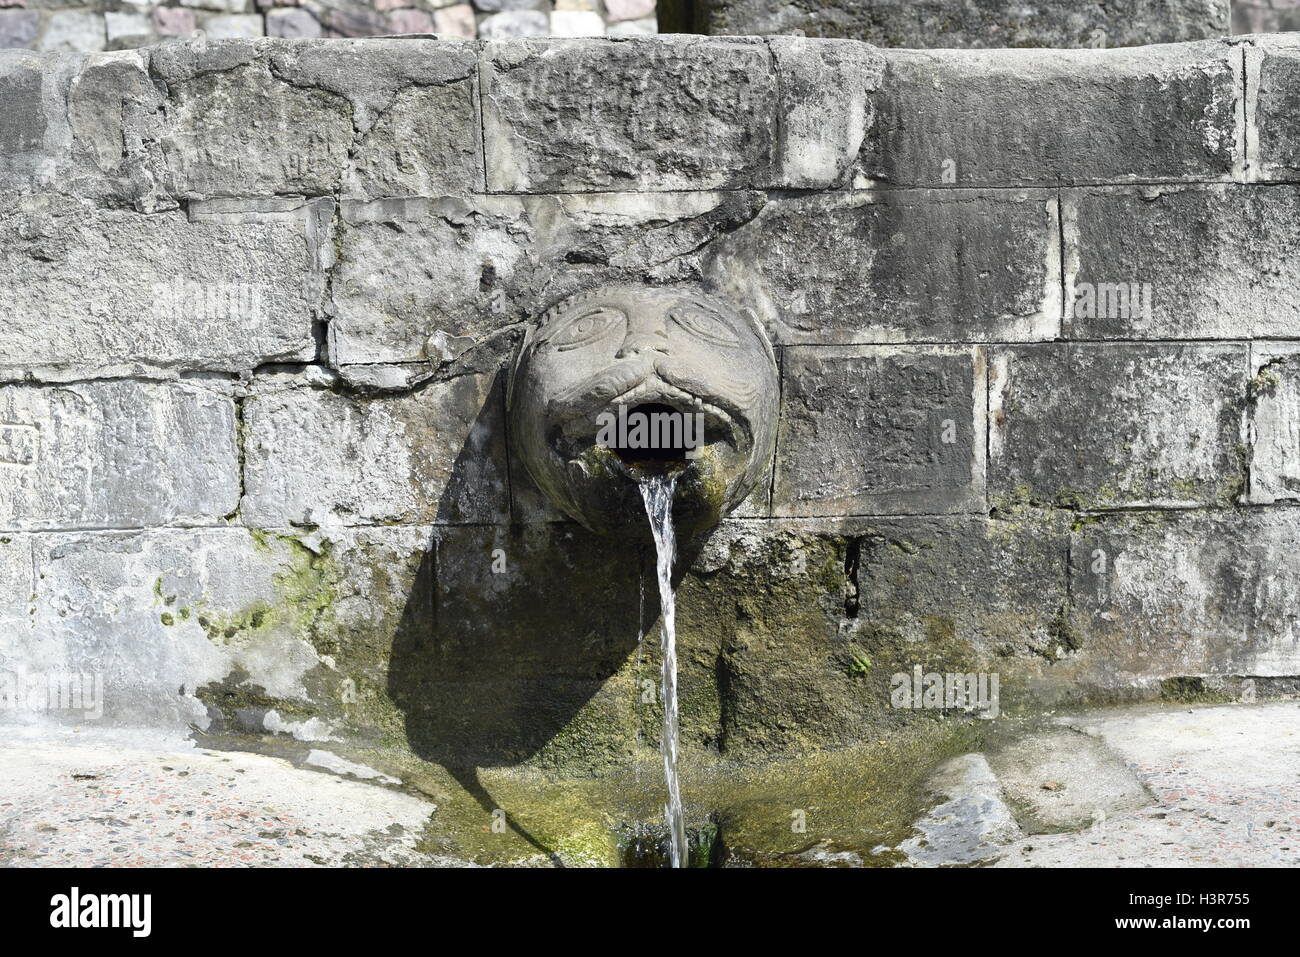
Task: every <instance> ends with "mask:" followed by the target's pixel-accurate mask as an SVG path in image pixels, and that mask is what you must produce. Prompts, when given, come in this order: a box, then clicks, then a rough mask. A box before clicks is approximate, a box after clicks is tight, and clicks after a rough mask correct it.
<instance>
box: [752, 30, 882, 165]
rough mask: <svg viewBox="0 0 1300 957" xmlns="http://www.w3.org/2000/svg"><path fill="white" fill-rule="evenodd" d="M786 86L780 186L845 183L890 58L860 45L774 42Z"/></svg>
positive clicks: (779, 72) (782, 108)
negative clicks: (887, 58)
mask: <svg viewBox="0 0 1300 957" xmlns="http://www.w3.org/2000/svg"><path fill="white" fill-rule="evenodd" d="M769 46H770V47H771V50H772V57H773V62H774V63H775V65H776V73H777V83H778V86H779V89H780V111H781V119H780V123H779V125H778V130H779V132H778V138H777V169H778V174H777V180H776V182H775V183H774V185H777V186H787V187H790V188H796V189H820V188H823V187H825V186H827V185H829V184H834V183H838V182H840V181H841V180H842V179H843V178H844V176H845V174H846V173H847V172H848V171H849V169H850V167H851V165H852V163H853V161H854V160H855V159H856V157H857V155H858V151H859V150H860V149H861V147H862V140H863V136H864V135H865V134H866V131H867V129H868V127H870V125H871V123H872V119H873V115H872V114H873V105H874V104H873V103H872V94H873V93H874V92H875V91H876V89H877V87H878V86H879V85H880V80H881V76H882V75H883V74H884V71H885V62H884V59H883V58H882V57H881V56H880V55H879V54H878V53H877V52H876V51H875V50H872V49H871V48H870V47H864V46H862V45H861V44H857V43H848V42H845V43H833V42H827V43H815V42H810V41H808V40H804V39H801V38H794V37H780V38H776V39H773V40H771V41H770V42H769Z"/></svg>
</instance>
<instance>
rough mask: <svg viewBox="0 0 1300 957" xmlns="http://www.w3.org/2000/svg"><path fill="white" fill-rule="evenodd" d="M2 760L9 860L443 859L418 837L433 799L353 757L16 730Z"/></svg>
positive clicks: (1, 858) (339, 862) (163, 863)
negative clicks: (371, 778) (341, 760)
mask: <svg viewBox="0 0 1300 957" xmlns="http://www.w3.org/2000/svg"><path fill="white" fill-rule="evenodd" d="M322 753H324V752H322ZM0 761H3V762H4V766H5V768H6V769H7V770H8V771H9V772H10V773H8V774H6V775H5V778H4V785H3V788H4V791H3V798H0V800H2V801H3V802H4V805H5V808H6V811H7V814H6V828H5V836H4V838H3V841H2V842H0V862H3V864H4V866H6V867H34V866H35V867H39V866H62V867H72V866H87V867H93V866H112V867H253V866H267V867H356V866H373V867H409V866H430V865H434V866H436V865H437V864H440V863H443V862H442V861H439V860H438V859H436V858H434V859H430V858H429V857H427V856H425V855H423V854H419V853H417V852H416V851H415V849H414V845H415V844H416V843H417V841H418V840H419V837H420V835H421V834H422V832H423V828H424V825H425V824H426V822H427V821H428V820H429V817H430V815H433V814H436V805H435V804H433V803H432V802H430V801H427V800H424V799H422V798H420V797H416V796H413V795H410V794H403V793H401V792H399V791H398V790H396V789H395V788H391V787H379V786H376V784H375V783H374V782H369V783H367V782H363V781H360V780H355V779H354V780H348V779H347V773H346V770H345V768H339V769H338V770H337V771H336V772H335V774H324V773H321V771H320V770H319V769H315V768H313V769H310V770H309V769H307V768H303V767H294V766H292V765H290V764H289V763H288V762H286V761H284V760H283V759H282V758H279V757H270V756H267V755H260V754H248V753H238V752H236V753H231V752H229V751H219V750H207V749H206V748H204V747H202V746H196V745H195V744H194V743H193V742H191V741H187V740H183V739H180V738H179V736H177V737H175V738H162V739H159V738H158V737H157V736H154V737H152V738H151V737H148V736H146V735H143V734H138V733H137V734H123V733H121V732H116V733H115V732H103V731H90V732H88V733H76V734H73V733H67V734H65V735H59V736H58V737H57V738H55V737H51V736H48V735H47V736H42V737H36V736H31V737H29V738H28V739H26V740H24V739H22V738H18V739H17V740H15V739H14V738H13V737H10V738H9V739H8V740H7V741H6V746H5V750H4V754H3V755H2V756H0ZM335 775H337V776H335ZM109 795H111V798H110V797H109ZM51 802H52V803H53V805H54V806H57V807H58V808H59V809H60V811H61V814H60V816H59V817H58V818H57V820H58V823H57V824H52V823H51V821H52V820H54V818H52V817H51V812H52V811H53V809H54V808H53V806H52V803H51ZM110 802H111V810H112V813H107V812H108V810H109V806H110ZM65 815H66V816H65ZM155 926H156V925H155Z"/></svg>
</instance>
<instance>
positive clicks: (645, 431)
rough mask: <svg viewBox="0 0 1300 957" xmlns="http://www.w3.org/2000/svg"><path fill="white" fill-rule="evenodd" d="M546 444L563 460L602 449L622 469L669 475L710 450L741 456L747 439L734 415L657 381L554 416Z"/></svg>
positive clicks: (650, 381)
mask: <svg viewBox="0 0 1300 957" xmlns="http://www.w3.org/2000/svg"><path fill="white" fill-rule="evenodd" d="M550 443H551V447H552V448H553V449H554V450H555V452H556V453H557V454H558V455H559V456H560V457H561V458H563V459H565V460H567V461H572V460H574V459H577V458H579V457H580V456H582V455H583V453H585V452H587V451H588V450H589V449H591V448H592V447H593V446H595V445H601V446H603V447H605V448H608V449H609V450H610V451H611V452H613V453H614V457H615V460H616V461H617V462H618V463H619V464H620V465H621V466H623V468H624V469H625V470H626V469H631V470H633V471H672V470H675V469H680V468H685V467H687V466H688V465H689V464H690V461H691V459H693V458H694V457H695V456H694V453H696V452H698V451H700V450H702V449H705V448H708V447H710V446H715V445H719V444H724V445H726V446H729V447H730V450H732V451H734V452H744V451H745V450H746V449H748V447H749V444H750V437H749V430H748V428H747V426H746V424H745V422H744V419H743V418H742V417H740V416H739V414H737V413H733V412H732V411H729V410H727V409H724V408H722V407H721V406H720V405H716V404H714V403H711V402H708V401H706V400H704V399H702V398H700V397H699V396H697V395H694V394H692V393H690V392H687V391H686V390H684V389H680V388H677V387H676V386H672V385H669V384H668V383H666V382H663V381H662V380H660V379H658V378H657V377H656V378H652V379H650V380H647V381H645V382H642V383H640V384H639V385H637V386H635V387H634V388H632V389H630V390H628V391H627V392H625V393H624V394H622V395H620V396H618V397H616V398H615V399H613V400H612V401H607V402H602V403H598V404H597V403H591V404H588V403H577V404H576V405H575V407H574V408H571V409H569V410H567V411H566V412H565V413H563V414H561V415H560V416H558V417H557V421H556V425H555V427H554V429H553V430H552V433H551V436H550Z"/></svg>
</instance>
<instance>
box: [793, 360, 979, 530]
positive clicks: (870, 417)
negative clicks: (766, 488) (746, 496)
mask: <svg viewBox="0 0 1300 957" xmlns="http://www.w3.org/2000/svg"><path fill="white" fill-rule="evenodd" d="M985 392H986V386H985V369H984V355H983V352H982V351H981V350H979V349H944V348H932V349H926V348H897V347H890V346H844V347H830V348H817V347H794V348H787V349H786V350H784V358H783V360H782V384H781V421H780V427H779V431H778V437H777V452H776V484H775V486H774V492H773V498H772V512H773V514H774V515H777V516H797V515H881V514H884V515H888V514H913V513H946V512H964V511H983V510H984V452H985V441H984V430H985V416H984V404H985Z"/></svg>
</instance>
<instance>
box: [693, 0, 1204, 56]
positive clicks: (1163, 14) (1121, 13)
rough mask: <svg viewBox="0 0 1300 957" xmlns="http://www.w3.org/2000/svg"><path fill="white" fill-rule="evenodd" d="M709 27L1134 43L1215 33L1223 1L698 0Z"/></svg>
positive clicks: (933, 39)
mask: <svg viewBox="0 0 1300 957" xmlns="http://www.w3.org/2000/svg"><path fill="white" fill-rule="evenodd" d="M697 17H698V18H699V20H700V21H701V22H702V32H704V33H709V34H747V33H759V34H764V33H794V32H796V31H797V32H800V33H803V34H806V35H807V36H810V37H848V38H851V39H855V40H866V41H867V42H869V43H875V44H878V45H880V46H891V47H1095V46H1106V47H1114V46H1140V45H1142V44H1146V43H1171V42H1175V41H1178V40H1199V39H1203V38H1206V37H1218V36H1223V35H1225V34H1227V33H1228V30H1229V0H1121V2H1118V3H1107V4H1080V3H1077V2H1074V0H1037V2H1033V3H1023V2H1012V0H988V2H981V3H978V4H971V3H954V2H952V0H833V2H830V3H814V2H812V0H793V2H778V0H702V4H701V10H700V11H699V13H698V14H697Z"/></svg>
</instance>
